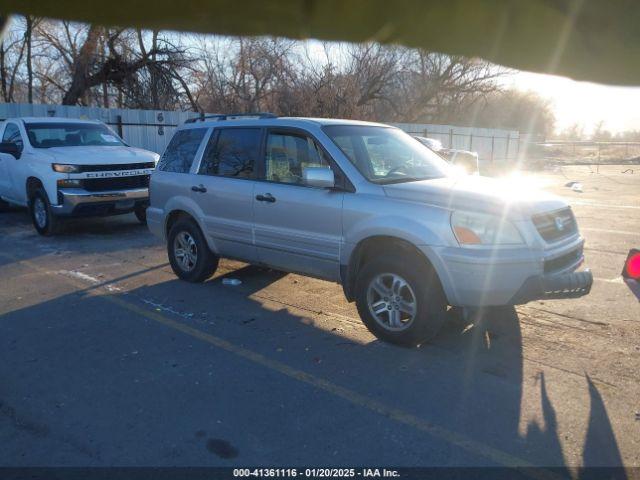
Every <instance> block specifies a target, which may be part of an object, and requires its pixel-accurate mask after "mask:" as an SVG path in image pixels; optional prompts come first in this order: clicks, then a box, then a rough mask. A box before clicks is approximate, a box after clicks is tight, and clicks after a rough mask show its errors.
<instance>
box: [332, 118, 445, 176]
mask: <svg viewBox="0 0 640 480" xmlns="http://www.w3.org/2000/svg"><path fill="white" fill-rule="evenodd" d="M323 130H324V132H325V133H326V134H327V135H329V137H330V138H331V140H333V142H334V143H335V144H336V145H337V146H338V148H340V150H342V152H343V153H344V154H345V155H346V156H347V158H348V159H349V160H350V161H351V163H353V165H355V167H356V168H357V169H358V170H359V171H360V173H362V175H364V176H365V177H366V178H367V179H368V180H369V181H371V182H374V183H380V184H388V183H401V182H412V181H417V180H426V179H430V178H440V177H445V176H448V175H449V174H450V167H449V164H448V163H447V162H445V161H444V160H443V159H442V158H440V157H439V156H438V155H436V154H435V153H433V152H432V151H431V150H429V149H428V148H424V146H423V145H421V144H420V142H419V141H418V140H416V139H415V138H413V137H411V136H410V135H408V134H406V133H404V132H403V131H402V130H398V129H397V128H389V127H378V126H361V125H330V126H325V127H323Z"/></svg>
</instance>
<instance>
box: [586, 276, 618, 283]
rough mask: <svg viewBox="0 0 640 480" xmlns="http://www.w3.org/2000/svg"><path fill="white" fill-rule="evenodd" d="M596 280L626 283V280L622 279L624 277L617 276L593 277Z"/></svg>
mask: <svg viewBox="0 0 640 480" xmlns="http://www.w3.org/2000/svg"><path fill="white" fill-rule="evenodd" d="M593 279H594V280H596V281H598V282H606V283H624V281H623V280H622V277H615V278H598V277H593Z"/></svg>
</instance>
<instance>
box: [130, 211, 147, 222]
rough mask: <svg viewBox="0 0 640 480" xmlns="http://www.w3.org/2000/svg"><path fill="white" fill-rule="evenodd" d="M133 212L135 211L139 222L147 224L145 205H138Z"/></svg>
mask: <svg viewBox="0 0 640 480" xmlns="http://www.w3.org/2000/svg"><path fill="white" fill-rule="evenodd" d="M133 213H135V215H136V218H137V219H138V221H139V222H140V223H141V224H143V225H146V224H147V207H138V208H136V209H135V210H134V211H133Z"/></svg>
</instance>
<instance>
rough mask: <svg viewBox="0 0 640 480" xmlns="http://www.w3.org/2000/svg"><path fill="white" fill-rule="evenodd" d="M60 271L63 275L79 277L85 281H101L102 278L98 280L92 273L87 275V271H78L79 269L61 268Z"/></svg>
mask: <svg viewBox="0 0 640 480" xmlns="http://www.w3.org/2000/svg"><path fill="white" fill-rule="evenodd" d="M58 273H60V274H61V275H66V276H67V277H74V278H78V279H80V280H84V281H85V282H90V283H100V280H98V279H97V278H95V277H92V276H91V275H87V274H86V273H82V272H78V271H77V270H60V271H59V272H58Z"/></svg>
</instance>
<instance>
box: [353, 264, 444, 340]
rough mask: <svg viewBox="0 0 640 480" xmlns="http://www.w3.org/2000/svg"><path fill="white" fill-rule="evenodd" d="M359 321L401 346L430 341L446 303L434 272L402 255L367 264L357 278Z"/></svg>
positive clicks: (442, 315) (384, 338) (380, 336)
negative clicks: (360, 319)
mask: <svg viewBox="0 0 640 480" xmlns="http://www.w3.org/2000/svg"><path fill="white" fill-rule="evenodd" d="M355 293H356V305H357V307H358V313H359V314H360V317H361V318H362V321H363V322H364V324H365V325H366V326H367V328H368V329H369V331H371V333H373V334H374V335H375V336H376V337H378V338H379V339H380V340H384V341H386V342H391V343H395V344H398V345H404V346H415V345H420V344H422V343H424V342H426V341H428V340H430V339H431V338H433V337H434V336H435V335H436V334H437V333H438V331H439V330H440V327H441V326H442V324H443V323H444V321H445V318H446V310H447V302H446V298H445V295H444V292H443V291H442V287H441V286H440V282H439V280H438V278H437V275H436V274H435V272H434V271H433V269H431V268H429V267H428V266H427V265H425V264H423V263H422V262H416V260H415V259H413V258H407V257H406V256H402V255H397V254H396V255H394V254H387V255H381V256H380V257H378V258H375V259H373V260H371V261H369V262H367V263H366V264H365V265H364V266H363V267H362V268H361V269H360V272H359V274H358V277H357V279H356V292H355Z"/></svg>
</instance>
